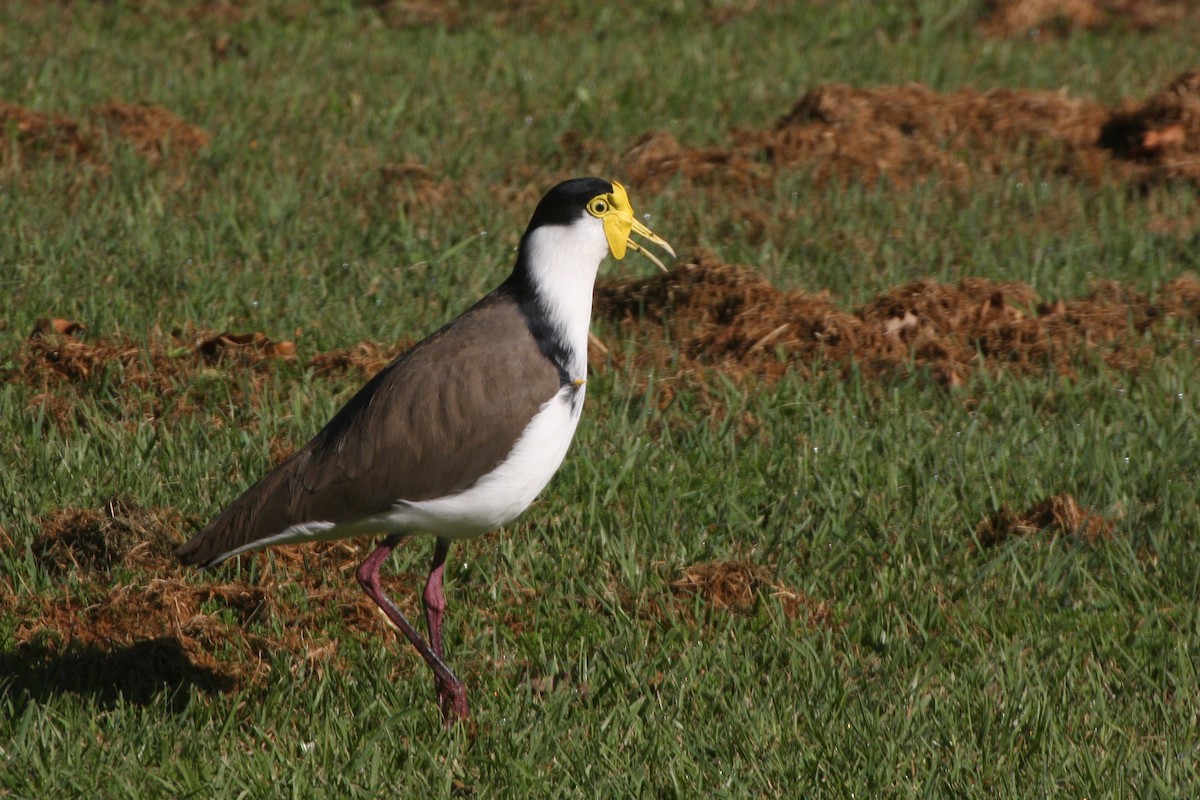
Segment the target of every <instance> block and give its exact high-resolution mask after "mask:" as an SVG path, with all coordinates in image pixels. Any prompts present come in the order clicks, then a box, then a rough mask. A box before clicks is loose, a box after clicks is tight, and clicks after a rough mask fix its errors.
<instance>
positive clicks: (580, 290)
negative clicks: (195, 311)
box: [176, 178, 675, 725]
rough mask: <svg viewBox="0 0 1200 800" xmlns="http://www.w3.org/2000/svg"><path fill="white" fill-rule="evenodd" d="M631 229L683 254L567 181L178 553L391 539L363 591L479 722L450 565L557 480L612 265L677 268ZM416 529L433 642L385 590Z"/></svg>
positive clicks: (449, 705)
mask: <svg viewBox="0 0 1200 800" xmlns="http://www.w3.org/2000/svg"><path fill="white" fill-rule="evenodd" d="M631 234H638V235H639V236H641V237H642V238H643V239H645V240H646V241H649V242H653V243H654V244H656V245H659V246H660V247H662V248H663V249H664V250H666V252H668V253H670V254H671V255H672V256H673V255H675V253H674V251H673V250H671V247H670V245H668V244H667V243H666V242H665V241H663V240H662V239H661V238H659V237H658V236H656V235H655V234H654V233H652V232H651V231H650V229H649V228H647V227H646V226H645V225H643V224H642V223H641V222H639V221H638V220H637V219H636V218H635V217H634V214H633V209H632V208H631V207H630V204H629V198H628V197H627V195H626V193H625V189H624V187H623V186H621V184H619V183H616V182H609V181H605V180H600V179H598V178H577V179H574V180H569V181H565V182H563V183H560V184H559V185H558V186H555V187H554V188H553V189H551V190H550V192H549V193H548V194H546V196H545V197H543V198H542V200H541V202H540V203H538V206H537V209H536V210H535V211H534V213H533V218H532V219H531V220H530V221H529V227H528V228H527V229H526V231H525V235H524V236H523V237H522V238H521V244H520V247H519V248H518V251H517V260H516V265H515V266H514V267H513V270H512V274H510V275H509V276H508V278H507V279H506V280H505V281H504V282H503V283H501V284H500V286H499V287H498V288H496V289H495V290H494V291H493V292H491V293H490V294H488V295H487V296H486V297H484V298H483V299H482V300H480V301H479V302H478V303H476V304H475V305H474V306H472V307H471V308H470V309H469V310H467V311H466V312H465V313H464V314H463V315H462V316H460V317H458V318H457V319H455V320H454V321H452V322H450V323H449V324H447V325H445V326H444V327H443V328H441V330H439V331H437V332H436V333H434V334H433V335H431V336H430V337H429V338H427V339H425V340H424V341H422V342H420V343H419V344H417V345H416V346H415V347H413V348H412V349H411V350H409V351H408V352H406V353H404V354H403V355H401V356H400V357H399V358H397V359H396V360H395V361H393V362H392V363H391V364H389V365H388V366H387V367H386V368H385V369H384V370H383V371H381V372H380V373H378V374H377V375H376V376H375V377H374V378H372V379H371V381H369V382H368V383H367V384H366V385H365V386H364V387H363V388H362V389H361V390H360V391H359V392H358V393H357V394H356V395H355V396H354V397H353V398H351V400H350V401H349V402H348V403H347V404H346V405H345V406H344V407H343V408H342V409H341V410H340V411H338V413H337V414H336V415H334V417H333V419H332V420H330V421H329V424H327V425H326V426H325V427H324V429H322V430H321V432H320V433H318V434H317V435H316V436H315V437H314V438H313V440H312V441H311V442H309V443H308V444H306V445H305V446H304V447H302V448H300V450H298V451H297V452H296V453H294V454H293V455H292V456H291V457H289V458H288V459H287V460H286V461H284V462H282V463H281V464H279V466H277V467H275V469H273V470H271V471H270V472H268V473H267V474H266V475H265V476H263V477H262V479H260V480H259V481H258V483H256V484H254V485H253V486H251V487H250V488H249V489H248V490H246V492H245V493H244V494H242V496H241V497H239V498H238V499H237V500H235V501H234V502H233V504H232V505H230V506H229V507H228V508H226V509H225V510H224V511H222V512H221V513H220V514H219V515H217V517H216V518H215V519H213V521H212V522H210V523H209V524H208V526H207V527H205V528H204V529H203V530H201V531H200V532H199V533H197V534H196V535H195V536H194V537H192V538H191V539H190V540H188V541H187V542H186V543H184V544H183V545H181V546H180V547H179V549H178V550H177V551H176V554H177V555H178V556H179V558H180V559H181V560H182V561H183V562H184V563H185V564H196V565H199V566H204V567H210V566H213V565H215V564H219V563H221V562H222V561H225V560H226V559H228V558H231V557H232V556H236V555H238V554H239V553H245V552H247V551H250V550H254V549H257V548H260V547H266V546H269V545H279V544H292V543H296V542H314V541H325V540H330V539H342V538H347V537H352V536H372V535H383V536H384V537H385V538H384V539H383V541H382V542H381V543H380V544H379V546H378V547H377V548H376V549H375V550H374V551H373V552H372V553H371V554H370V555H369V556H368V557H367V559H366V560H365V561H363V562H362V564H361V565H360V566H359V567H358V571H357V577H358V582H359V583H360V584H361V585H362V587H363V589H364V590H365V591H366V593H367V594H368V595H369V596H370V598H371V599H372V600H374V601H375V603H376V604H378V605H379V607H380V609H381V610H382V611H383V613H384V614H385V615H386V616H387V618H388V619H389V620H391V621H392V623H394V624H395V625H396V627H397V628H399V629H400V631H401V632H402V633H403V634H404V635H405V637H407V638H408V640H409V641H410V642H412V644H413V646H414V647H416V648H417V650H418V651H419V652H420V653H421V656H422V658H424V659H425V661H426V662H427V663H428V664H429V666H430V668H432V670H433V673H434V677H435V683H436V687H437V695H438V703H439V705H440V706H441V709H442V713H443V715H444V717H445V721H446V724H447V725H450V724H451V723H453V722H454V721H455V720H458V719H465V718H467V716H468V714H469V712H468V707H467V693H466V689H465V688H464V686H463V683H462V681H460V680H459V679H458V677H457V676H456V675H455V674H454V673H453V672H452V671H451V670H450V668H449V667H448V666H446V662H445V650H444V647H443V643H442V614H443V611H444V610H445V607H446V600H445V596H444V595H443V593H442V570H443V567H444V566H445V563H446V555H447V553H448V552H449V550H450V544H451V543H452V542H454V541H456V540H458V539H465V538H469V537H473V536H479V535H480V534H483V533H485V532H487V531H490V530H492V529H494V528H498V527H500V526H502V525H505V524H506V523H508V522H511V521H512V520H513V519H515V518H516V517H517V515H518V514H520V513H521V512H522V511H524V510H525V508H526V507H527V506H528V505H529V504H530V503H532V502H533V500H534V498H535V497H537V496H538V494H539V493H540V492H541V491H542V489H543V488H544V487H545V486H546V484H547V483H548V482H549V480H550V478H551V477H552V476H553V475H554V473H555V472H557V471H558V468H559V465H561V464H562V460H563V457H564V456H565V455H566V452H567V448H568V446H569V445H570V444H571V438H572V437H573V436H574V435H575V428H576V426H577V425H578V424H579V415H580V412H581V411H582V410H583V397H584V391H585V388H586V380H587V346H588V327H589V323H590V321H591V313H592V287H593V284H594V283H595V279H596V272H597V270H598V269H599V267H600V262H601V261H603V260H604V256H605V255H606V254H607V253H611V254H612V256H613V257H614V258H616V259H621V258H623V257H624V256H625V252H626V250H635V251H638V252H641V253H643V254H644V255H646V256H647V257H648V258H649V259H650V260H651V261H653V262H654V263H655V264H656V265H657V266H658V267H659V268H660V269H665V268H664V267H663V265H662V262H661V261H659V260H658V259H657V258H656V257H654V256H653V255H652V254H650V253H649V252H647V251H645V250H644V249H643V248H642V247H641V246H640V245H639V244H638V243H637V242H635V241H633V240H632V239H631V238H630V236H631ZM418 533H425V534H430V535H432V536H434V537H435V538H436V544H435V546H434V551H433V563H432V565H431V566H430V569H429V576H428V579H427V580H426V583H425V591H424V593H423V595H422V600H423V605H424V608H425V619H426V622H427V623H428V625H429V639H428V640H426V639H424V638H422V636H421V634H420V633H418V632H417V630H416V629H415V628H414V627H413V626H412V625H411V624H410V623H409V621H408V620H407V619H405V618H404V615H403V614H401V613H400V610H399V609H398V608H397V607H396V605H395V604H394V603H393V602H392V601H391V600H390V599H388V597H387V595H386V594H384V592H383V589H382V588H381V586H380V582H379V570H380V567H381V566H382V565H383V562H384V561H385V560H387V557H388V555H389V554H390V553H391V551H392V550H393V549H394V548H395V547H396V546H397V545H399V544H400V542H401V541H402V540H404V539H405V538H406V537H408V536H411V535H413V534H418Z"/></svg>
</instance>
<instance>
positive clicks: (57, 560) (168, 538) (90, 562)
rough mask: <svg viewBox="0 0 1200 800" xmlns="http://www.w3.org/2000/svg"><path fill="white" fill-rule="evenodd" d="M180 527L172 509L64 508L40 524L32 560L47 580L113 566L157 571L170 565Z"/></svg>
mask: <svg viewBox="0 0 1200 800" xmlns="http://www.w3.org/2000/svg"><path fill="white" fill-rule="evenodd" d="M183 527H184V521H183V518H182V517H181V516H180V515H179V513H178V512H176V511H174V510H173V509H141V508H138V507H137V506H136V505H133V504H131V503H128V502H126V501H124V500H121V499H115V500H112V501H110V502H108V503H106V504H105V506H104V508H103V510H102V511H99V512H97V511H93V510H91V509H81V508H64V509H60V510H58V511H57V512H55V513H54V514H53V515H52V516H50V517H49V518H47V519H44V520H42V533H41V535H40V536H39V537H38V538H37V539H35V540H34V543H33V556H34V558H35V559H36V560H37V563H38V564H39V565H40V566H41V567H42V569H44V570H46V572H48V573H50V574H52V575H66V574H68V573H73V574H76V575H79V574H85V573H107V572H108V571H110V570H111V569H112V568H113V567H115V566H118V565H124V566H126V567H130V568H139V569H144V570H157V569H161V568H163V567H165V566H168V565H169V564H171V563H173V562H172V559H171V553H172V552H173V551H174V549H175V546H176V545H177V544H178V543H179V542H180V541H182V535H181V531H182V529H183Z"/></svg>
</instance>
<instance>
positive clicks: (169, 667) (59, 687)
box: [0, 636, 235, 711]
mask: <svg viewBox="0 0 1200 800" xmlns="http://www.w3.org/2000/svg"><path fill="white" fill-rule="evenodd" d="M234 684H235V681H234V679H233V678H232V677H230V676H228V675H224V674H222V673H220V672H218V671H216V670H214V669H211V668H209V667H203V666H199V665H197V664H194V663H192V660H191V659H190V658H189V657H188V654H187V652H186V651H185V650H184V648H183V646H182V645H181V644H180V643H179V640H178V639H176V638H174V637H168V636H164V637H160V638H157V639H147V640H144V641H140V642H135V643H133V644H131V645H126V646H117V647H113V648H111V649H105V648H101V647H97V646H95V645H87V646H81V647H69V648H67V649H66V651H65V652H64V651H62V650H61V648H58V647H48V646H46V645H44V644H29V645H25V646H22V647H19V648H17V649H16V650H13V651H6V652H4V653H0V696H5V695H6V696H8V697H12V698H13V699H14V700H16V701H17V703H18V704H21V703H22V702H23V701H24V700H32V701H35V702H36V701H39V700H46V699H48V698H51V697H54V696H56V695H61V694H77V695H82V696H87V697H91V698H93V699H94V700H95V701H96V702H98V703H100V704H101V705H104V706H112V705H115V704H116V703H117V702H119V701H121V702H125V703H133V704H135V705H143V706H144V705H149V704H151V703H153V702H154V701H155V698H157V697H158V696H159V695H160V694H161V693H163V692H165V693H167V695H168V698H167V702H168V703H169V705H170V706H171V708H172V710H174V711H182V710H183V708H184V707H186V706H187V703H188V698H189V697H190V695H191V693H190V692H189V691H187V689H188V688H189V687H195V688H196V689H199V690H200V691H202V692H204V693H206V694H216V693H220V692H226V691H229V690H230V689H232V688H233V687H234Z"/></svg>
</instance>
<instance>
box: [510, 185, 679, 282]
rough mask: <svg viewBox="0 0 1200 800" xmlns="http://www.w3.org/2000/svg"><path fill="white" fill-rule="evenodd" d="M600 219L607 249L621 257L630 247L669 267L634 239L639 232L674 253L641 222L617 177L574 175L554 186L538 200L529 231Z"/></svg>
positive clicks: (662, 268) (587, 223)
mask: <svg viewBox="0 0 1200 800" xmlns="http://www.w3.org/2000/svg"><path fill="white" fill-rule="evenodd" d="M596 220H598V221H599V222H600V223H601V226H602V230H603V232H604V241H605V242H606V243H607V246H608V252H610V253H612V256H613V258H615V259H617V260H618V261H620V260H621V259H623V258H624V257H625V252H626V251H627V250H633V251H634V252H637V253H641V254H642V255H644V256H645V257H646V258H648V259H649V260H650V261H651V262H653V263H654V265H655V266H657V267H658V268H659V269H661V270H662V271H663V272H666V271H667V268H666V267H665V266H663V263H662V261H660V260H659V259H658V257H657V256H655V255H654V254H653V253H651V252H649V251H648V250H646V249H645V247H643V246H642V245H641V244H639V243H638V242H637V241H635V240H634V239H633V235H634V234H637V235H638V236H640V237H641V238H642V239H644V240H646V241H647V242H651V243H653V244H656V245H658V246H659V247H661V248H663V249H664V250H666V251H667V252H668V253H670V254H671V256H674V255H675V251H674V250H672V249H671V245H669V244H667V242H666V241H665V240H664V239H662V238H661V237H660V236H658V235H657V234H655V233H654V232H653V231H651V230H650V229H649V228H648V227H646V225H644V224H643V223H642V222H640V221H639V220H638V219H637V218H636V217H635V216H634V213H633V206H632V205H631V204H630V202H629V195H628V194H626V192H625V187H624V186H622V185H621V184H619V183H617V182H616V181H606V180H601V179H600V178H574V179H572V180H569V181H563V182H562V183H560V184H558V185H557V186H555V187H554V188H553V189H551V190H550V191H549V192H547V193H546V196H545V197H543V198H542V200H541V202H540V203H538V207H537V210H535V211H534V212H533V218H532V219H531V220H530V221H529V231H533V230H535V229H537V228H539V227H542V226H545V225H561V226H571V227H573V226H577V225H581V226H584V227H591V225H594V224H595V223H594V221H596Z"/></svg>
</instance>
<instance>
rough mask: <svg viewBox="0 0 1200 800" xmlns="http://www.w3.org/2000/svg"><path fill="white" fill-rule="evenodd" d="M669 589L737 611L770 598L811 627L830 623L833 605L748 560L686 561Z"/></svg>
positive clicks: (687, 598)
mask: <svg viewBox="0 0 1200 800" xmlns="http://www.w3.org/2000/svg"><path fill="white" fill-rule="evenodd" d="M671 592H672V593H673V594H674V595H675V597H676V598H678V599H680V600H684V601H686V602H691V601H690V598H694V597H699V598H700V599H701V600H703V601H704V603H705V604H706V605H708V606H710V607H711V608H714V609H719V610H725V611H729V612H732V613H740V614H747V613H751V612H753V611H754V609H755V607H756V606H757V604H758V603H760V602H763V601H764V600H771V601H774V602H777V603H779V605H780V607H781V608H782V610H783V613H784V615H785V616H786V617H787V618H788V619H790V620H797V619H799V620H801V621H802V622H804V623H805V624H806V625H808V626H810V627H827V626H829V625H830V624H832V618H833V609H832V607H831V606H830V605H829V604H828V603H826V602H823V601H818V600H815V599H813V598H811V597H809V596H808V595H806V594H805V593H804V592H801V591H799V590H796V589H791V588H789V587H787V586H784V585H783V584H782V583H780V582H779V581H778V579H777V578H775V576H774V575H773V571H772V569H771V568H770V567H768V566H767V565H765V564H756V563H753V562H750V561H739V560H733V561H714V562H709V563H703V564H689V565H688V566H686V567H684V568H683V569H682V570H680V574H679V577H677V578H676V579H675V580H674V581H672V582H671Z"/></svg>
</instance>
